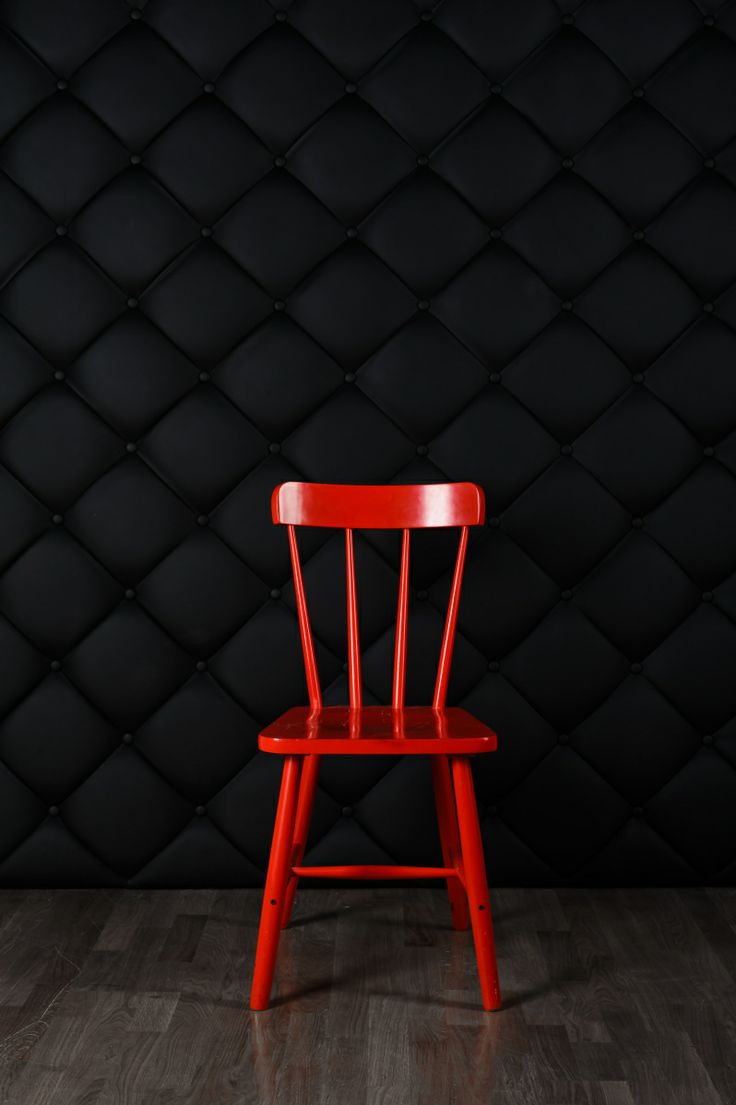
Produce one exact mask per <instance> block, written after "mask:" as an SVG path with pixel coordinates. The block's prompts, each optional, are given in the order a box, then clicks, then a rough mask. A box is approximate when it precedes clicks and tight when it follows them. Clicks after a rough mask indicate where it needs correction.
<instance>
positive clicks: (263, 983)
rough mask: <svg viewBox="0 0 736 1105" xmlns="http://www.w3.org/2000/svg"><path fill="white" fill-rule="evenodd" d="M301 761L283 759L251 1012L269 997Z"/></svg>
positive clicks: (287, 870)
mask: <svg viewBox="0 0 736 1105" xmlns="http://www.w3.org/2000/svg"><path fill="white" fill-rule="evenodd" d="M301 760H302V758H301V757H300V756H286V757H285V759H284V771H283V774H282V776H281V789H280V791H279V802H278V807H277V810H276V823H275V825H274V830H273V840H272V842H271V855H270V858H269V861H268V873H267V875H266V888H265V890H264V892H263V905H262V907H261V922H260V925H259V928H258V943H257V945H256V960H255V968H254V970H253V982H252V985H251V991H250V1007H251V1009H268V1003H269V1000H270V997H271V984H272V982H273V972H274V967H275V966H276V952H277V951H278V946H279V932H280V928H281V916H282V911H283V908H284V895H285V893H286V887H287V883H288V881H289V875H290V874H291V855H292V849H293V845H294V821H295V818H296V806H297V798H298V794H299V779H300V776H301V771H302V763H301Z"/></svg>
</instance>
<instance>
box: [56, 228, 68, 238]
mask: <svg viewBox="0 0 736 1105" xmlns="http://www.w3.org/2000/svg"><path fill="white" fill-rule="evenodd" d="M56 233H57V234H58V235H59V237H60V238H63V237H64V235H65V234H66V233H67V229H66V227H65V226H57V228H56Z"/></svg>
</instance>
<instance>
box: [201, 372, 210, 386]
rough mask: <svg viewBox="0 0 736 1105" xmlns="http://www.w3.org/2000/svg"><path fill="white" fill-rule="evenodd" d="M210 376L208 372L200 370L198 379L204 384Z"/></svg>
mask: <svg viewBox="0 0 736 1105" xmlns="http://www.w3.org/2000/svg"><path fill="white" fill-rule="evenodd" d="M209 378H210V374H209V372H200V374H199V379H200V381H201V382H202V383H203V384H206V383H207V381H208V380H209Z"/></svg>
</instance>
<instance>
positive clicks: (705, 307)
mask: <svg viewBox="0 0 736 1105" xmlns="http://www.w3.org/2000/svg"><path fill="white" fill-rule="evenodd" d="M703 310H704V311H707V312H708V314H710V313H711V312H712V310H713V304H712V303H704V304H703Z"/></svg>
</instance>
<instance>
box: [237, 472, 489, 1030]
mask: <svg viewBox="0 0 736 1105" xmlns="http://www.w3.org/2000/svg"><path fill="white" fill-rule="evenodd" d="M271 507H272V514H273V520H274V522H276V523H280V524H282V525H286V526H287V528H288V535H289V548H290V550H291V562H292V566H293V572H294V590H295V594H296V602H297V609H298V614H299V630H300V634H301V643H302V649H303V652H304V666H305V669H306V676H307V687H308V691H309V706H296V707H293V708H292V709H290V710H287V711H286V713H284V714H282V715H281V717H280V718H278V720H276V721H274V722H273V723H272V724H271V725H269V726H268V727H267V728H266V729H264V730H263V732H262V733H261V734H260V736H259V738H258V747H259V748H260V749H262V751H264V752H277V753H279V754H280V755H282V756H283V757H284V769H283V775H282V779H281V788H280V792H279V800H278V808H277V811H276V823H275V826H274V832H273V841H272V845H271V856H270V859H269V863H268V873H267V875H266V888H265V892H264V896H263V907H262V910H261V920H260V927H259V931H258V945H257V948H256V959H255V969H254V972H253V983H252V988H251V998H250V1005H251V1009H266V1008H268V1004H269V999H270V995H271V984H272V980H273V972H274V967H275V965H276V952H277V949H278V941H279V931H280V929H281V928H285V927H286V925H287V924H288V923H289V916H290V913H291V907H292V903H293V900H294V893H295V891H296V886H297V882H298V881H299V879H300V878H305V877H307V876H312V877H315V876H316V877H322V878H325V877H328V878H355V879H411V878H415V879H426V878H442V879H446V880H447V892H448V896H449V899H450V907H451V911H452V923H453V927H454V928H456V929H467V927H468V920H470V923H471V924H472V928H473V939H474V942H475V952H476V957H477V961H478V974H479V976H480V988H481V994H482V998H483V1006H484V1008H485V1009H489V1010H491V1009H499V1008H500V1006H501V995H500V991H499V984H498V969H497V966H496V952H495V947H494V941H493V924H492V920H491V907H490V902H489V899H488V884H487V881H486V870H485V862H484V859H483V847H482V842H481V836H480V829H479V826H478V812H477V809H476V804H475V792H474V789H473V777H472V774H471V770H470V756H472V755H474V754H475V753H477V752H492V751H494V749H495V748H496V734H495V733H494V732H493V730H492V729H489V728H487V726H485V725H483V724H482V723H481V722H480V721H478V720H477V719H476V718H474V717H473V715H472V714H469V713H468V712H467V711H466V710H461V709H458V708H455V707H449V708H446V707H445V699H446V697H447V685H448V681H449V677H450V664H451V661H452V651H453V645H454V640H455V626H456V623H457V613H458V606H459V603H460V588H461V585H462V576H463V568H464V564H465V553H466V550H467V546H468V527H469V526H477V525H481V524H482V522H483V520H484V512H485V502H484V497H483V491H482V490H481V488H479V487H477V486H476V485H475V484H472V483H446V484H417V485H407V486H391V485H388V486H350V485H345V484H317V483H283V484H280V485H279V486H278V487H277V488H275V490H274V492H273V497H272V500H271ZM299 525H302V526H321V527H330V528H336V529H344V530H345V552H346V564H347V628H348V683H349V688H350V706H349V707H346V706H326V707H325V706H323V705H322V696H321V692H320V685H319V677H318V673H317V661H316V657H315V652H314V644H313V641H312V632H311V628H310V624H309V615H308V613H307V600H306V596H305V593H304V581H303V578H302V572H301V565H300V562H299V552H298V548H297V538H296V531H295V528H294V527H295V526H299ZM447 526H459V527H461V529H460V543H459V548H458V553H457V560H456V563H455V571H454V575H453V580H452V587H451V590H450V600H449V605H448V609H447V616H446V619H445V628H444V633H443V637H442V644H441V647H440V655H439V662H438V667H437V678H436V682H435V689H434V699H433V701H432V705H431V706H406V707H405V706H404V684H405V674H406V627H407V613H408V603H409V539H410V532H411V530H412V529H429V528H434V527H447ZM354 529H401V530H403V537H402V545H401V574H400V580H399V600H398V613H397V624H396V643H395V651H394V672H393V694H392V703H391V706H390V707H387V706H363V703H362V694H361V678H360V644H359V639H358V603H357V594H356V586H355V560H354V555H353V530H354ZM386 754H394V755H397V756H399V755H402V756H403V755H407V754H409V755H429V756H431V757H432V761H431V762H432V779H433V786H434V794H435V801H436V806H437V819H438V823H439V833H440V841H441V844H442V862H443V866H442V867H404V866H399V865H387V866H381V865H371V866H367V865H363V866H352V867H346V866H337V867H304V866H303V865H302V860H303V857H304V851H305V847H306V842H307V833H308V830H309V821H310V817H311V811H312V804H313V800H314V791H315V787H316V784H317V773H318V771H319V763H320V758H321V757H322V756H323V755H339V756H355V755H358V756H365V755H368V756H378V755H381V756H383V755H386Z"/></svg>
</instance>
